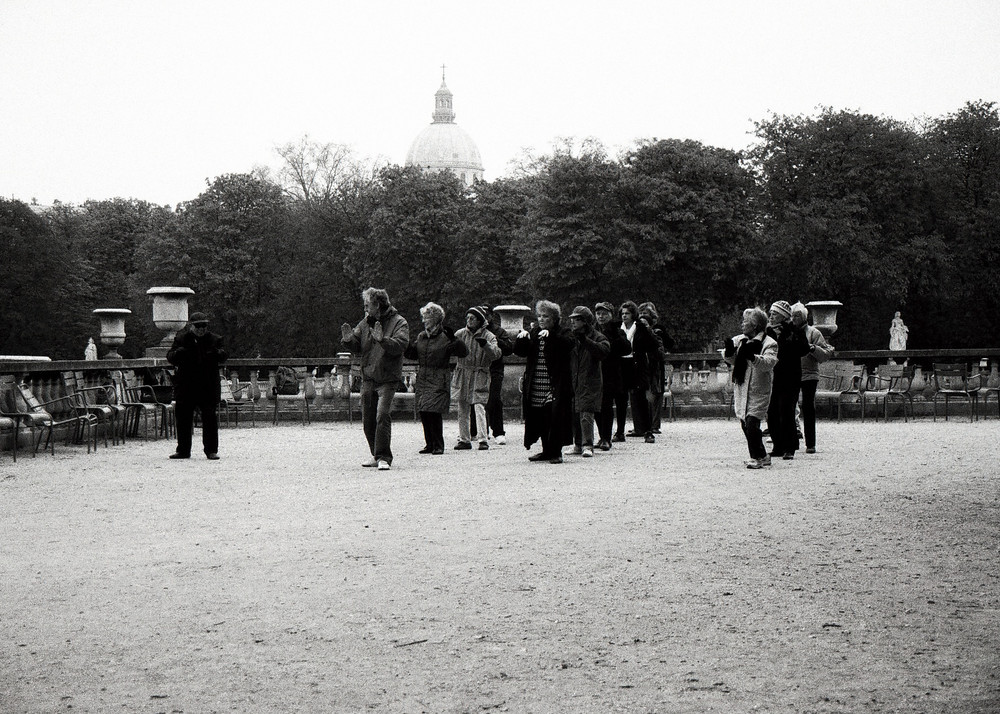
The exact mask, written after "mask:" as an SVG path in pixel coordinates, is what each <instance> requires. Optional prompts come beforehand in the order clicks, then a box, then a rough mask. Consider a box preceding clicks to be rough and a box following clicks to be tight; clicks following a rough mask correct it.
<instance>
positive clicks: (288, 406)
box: [0, 348, 1000, 443]
mask: <svg viewBox="0 0 1000 714" xmlns="http://www.w3.org/2000/svg"><path fill="white" fill-rule="evenodd" d="M504 359H505V363H506V368H505V377H504V387H503V394H504V404H505V410H506V412H507V414H508V417H510V418H514V419H517V418H519V417H520V415H521V399H520V388H521V381H522V377H523V375H524V360H523V359H521V358H519V357H506V358H504ZM890 359H891V360H894V361H895V362H896V363H900V364H901V363H903V362H904V361H905V362H907V363H908V364H909V365H911V366H913V368H914V377H913V383H912V386H911V393H912V394H913V396H914V411H915V412H916V414H918V415H920V414H930V413H931V402H932V401H933V399H934V394H935V387H934V381H933V377H932V370H933V365H934V364H935V363H945V362H947V363H960V364H965V365H967V366H968V367H969V370H970V373H973V374H980V373H981V374H982V376H981V377H980V379H979V383H980V384H981V385H982V386H984V387H985V386H992V387H996V386H998V384H1000V375H998V365H1000V348H983V349H949V350H907V351H905V352H889V351H888V350H871V351H845V352H838V353H837V354H836V356H835V360H842V361H851V362H853V363H855V364H864V365H865V366H866V367H867V368H868V369H869V370H870V371H871V370H874V369H875V367H877V366H878V365H880V364H886V363H887V362H888V361H889V360H890ZM668 362H669V367H668V370H667V373H668V377H669V384H670V389H671V392H672V394H673V399H674V406H675V416H676V417H678V418H685V417H689V418H690V417H725V416H728V415H729V414H730V399H731V395H732V384H731V382H730V372H729V367H728V365H727V364H726V363H725V361H724V360H723V359H722V357H721V355H719V354H718V353H714V352H690V353H674V354H671V355H669V357H668ZM279 366H287V367H293V368H298V370H299V371H300V372H304V374H305V378H304V379H303V380H302V387H301V393H300V396H302V398H303V399H307V400H309V404H310V415H311V417H312V418H313V419H315V420H319V421H324V420H325V421H330V420H347V419H353V418H357V417H358V416H359V415H360V405H359V400H358V396H357V392H358V390H359V387H360V385H359V377H358V364H357V360H356V359H354V360H352V359H351V358H350V357H340V356H334V357H301V358H297V357H289V358H257V359H230V360H229V362H227V363H226V365H225V368H224V372H225V375H226V377H228V378H229V379H230V380H231V382H232V384H233V386H234V387H235V389H234V392H235V393H236V394H237V396H238V398H240V399H244V398H245V397H249V398H253V399H254V400H255V401H256V409H257V410H258V412H257V413H258V418H257V421H258V422H262V423H267V421H268V419H269V417H270V415H271V414H273V412H274V401H273V400H274V397H273V396H272V390H271V387H272V386H273V384H274V374H275V372H276V371H277V368H278V367H279ZM352 367H353V369H352ZM128 370H131V371H132V372H133V373H134V374H135V376H136V377H137V378H138V380H139V381H141V382H142V383H144V384H150V385H153V386H154V388H155V391H156V393H157V395H158V398H159V399H161V400H164V401H168V400H169V399H170V387H169V384H170V374H171V372H172V367H171V366H170V364H169V363H167V362H166V360H164V359H159V358H144V359H132V360H106V359H105V360H98V361H85V360H71V361H40V360H39V359H37V358H29V359H27V360H23V361H22V360H17V359H11V360H0V374H10V375H13V376H14V378H15V380H17V381H18V382H20V383H24V384H27V385H28V386H29V387H30V388H31V390H32V392H33V393H35V395H36V396H37V397H38V399H39V400H40V401H49V400H51V399H54V398H58V397H60V396H63V395H65V394H66V388H65V385H64V383H63V373H64V372H82V373H83V374H84V379H85V383H86V384H87V385H96V384H107V383H110V381H111V374H112V373H113V372H116V371H128ZM415 375H416V365H415V364H414V363H412V362H407V363H406V366H405V369H404V375H403V380H402V382H401V384H400V390H401V391H400V393H399V394H398V395H397V400H396V405H395V408H396V411H397V414H398V415H399V416H403V417H406V416H410V417H413V416H415V412H414V396H415V395H414V382H415ZM403 389H405V390H406V391H405V392H404V391H402V390H403ZM352 395H353V396H352ZM855 403H856V400H855ZM849 406H850V405H849ZM818 408H819V415H820V416H821V417H823V416H829V415H830V414H831V413H832V412H831V411H824V409H823V405H822V404H820V405H818ZM300 411H301V408H300V406H299V405H298V404H297V403H296V401H295V400H294V399H279V409H278V416H279V419H288V418H292V416H293V415H294V418H295V419H298V418H299V414H300ZM859 413H860V408H859V407H855V408H854V409H853V410H852V409H850V408H848V409H847V410H846V411H845V416H847V417H850V416H857V415H858V414H859ZM4 439H5V440H6V441H9V436H6V435H5V437H4ZM6 441H5V442H4V443H6Z"/></svg>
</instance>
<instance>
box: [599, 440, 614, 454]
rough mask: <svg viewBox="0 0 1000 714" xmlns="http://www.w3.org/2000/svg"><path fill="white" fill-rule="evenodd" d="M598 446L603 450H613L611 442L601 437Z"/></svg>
mask: <svg viewBox="0 0 1000 714" xmlns="http://www.w3.org/2000/svg"><path fill="white" fill-rule="evenodd" d="M597 448H598V449H600V450H601V451H611V442H610V441H607V440H606V439H601V440H600V442H598V444H597Z"/></svg>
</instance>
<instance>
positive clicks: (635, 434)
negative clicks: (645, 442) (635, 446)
mask: <svg viewBox="0 0 1000 714" xmlns="http://www.w3.org/2000/svg"><path fill="white" fill-rule="evenodd" d="M625 436H642V434H640V433H639V432H637V431H636V430H635V429H633V430H632V431H627V432H625Z"/></svg>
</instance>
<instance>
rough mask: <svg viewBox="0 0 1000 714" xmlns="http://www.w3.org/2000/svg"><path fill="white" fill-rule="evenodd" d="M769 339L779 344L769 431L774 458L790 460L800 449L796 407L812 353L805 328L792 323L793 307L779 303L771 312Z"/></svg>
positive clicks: (768, 421) (772, 389)
mask: <svg viewBox="0 0 1000 714" xmlns="http://www.w3.org/2000/svg"><path fill="white" fill-rule="evenodd" d="M767 335H768V336H769V337H771V338H772V339H774V341H775V342H777V343H778V362H777V364H775V366H774V381H773V383H772V386H771V403H770V405H769V406H768V408H767V428H768V431H770V432H771V445H772V448H771V454H770V455H771V456H780V457H782V458H783V459H785V460H786V461H787V460H790V459H794V458H795V452H796V451H798V448H799V437H798V435H797V434H796V433H795V405H796V404H798V401H799V388H800V386H801V383H802V357H803V356H805V355H807V354H808V353H809V342H808V341H807V340H806V332H805V328H804V326H796V325H795V323H793V322H792V306H791V305H789V304H788V302H787V301H786V300H778V301H777V302H775V303H773V304H772V305H771V309H770V310H769V311H768V328H767Z"/></svg>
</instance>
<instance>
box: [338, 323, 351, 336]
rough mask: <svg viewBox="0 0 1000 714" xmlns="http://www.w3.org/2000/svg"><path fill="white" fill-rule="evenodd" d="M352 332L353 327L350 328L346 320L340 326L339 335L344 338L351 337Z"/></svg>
mask: <svg viewBox="0 0 1000 714" xmlns="http://www.w3.org/2000/svg"><path fill="white" fill-rule="evenodd" d="M353 334H354V328H352V327H351V326H350V325H349V324H347V323H346V322H345V323H344V324H343V325H341V326H340V336H341V337H343V338H344V339H345V340H349V339H351V335H353Z"/></svg>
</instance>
